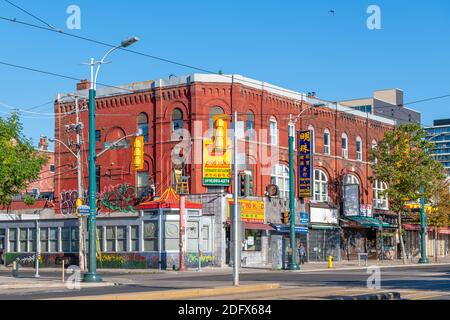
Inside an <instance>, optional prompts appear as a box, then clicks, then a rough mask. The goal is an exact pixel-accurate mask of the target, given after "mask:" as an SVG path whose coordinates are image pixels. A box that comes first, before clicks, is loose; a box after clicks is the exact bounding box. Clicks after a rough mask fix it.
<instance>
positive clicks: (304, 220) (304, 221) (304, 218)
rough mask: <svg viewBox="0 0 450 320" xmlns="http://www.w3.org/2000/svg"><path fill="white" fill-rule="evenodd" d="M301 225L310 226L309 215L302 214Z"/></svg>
mask: <svg viewBox="0 0 450 320" xmlns="http://www.w3.org/2000/svg"><path fill="white" fill-rule="evenodd" d="M300 224H302V225H308V224H309V214H308V213H306V212H300Z"/></svg>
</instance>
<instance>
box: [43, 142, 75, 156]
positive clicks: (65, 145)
mask: <svg viewBox="0 0 450 320" xmlns="http://www.w3.org/2000/svg"><path fill="white" fill-rule="evenodd" d="M49 141H50V142H58V143H60V144H62V145H63V146H64V147H65V148H66V149H67V150H69V151H70V153H71V154H72V155H73V156H74V157H75V158H77V159H78V156H77V155H76V154H75V152H73V151H72V149H70V148H69V147H68V146H67V144H65V143H64V142H62V141H61V140H58V139H49Z"/></svg>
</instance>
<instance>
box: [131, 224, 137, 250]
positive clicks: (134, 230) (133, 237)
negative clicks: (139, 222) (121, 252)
mask: <svg viewBox="0 0 450 320" xmlns="http://www.w3.org/2000/svg"><path fill="white" fill-rule="evenodd" d="M130 238H131V251H133V252H138V251H139V226H131V237H130Z"/></svg>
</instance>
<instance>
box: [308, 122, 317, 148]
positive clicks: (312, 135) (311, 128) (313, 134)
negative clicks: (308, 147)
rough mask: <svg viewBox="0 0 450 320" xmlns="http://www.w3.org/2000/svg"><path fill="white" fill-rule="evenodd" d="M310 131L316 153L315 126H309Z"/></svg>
mask: <svg viewBox="0 0 450 320" xmlns="http://www.w3.org/2000/svg"><path fill="white" fill-rule="evenodd" d="M308 130H310V131H311V143H312V152H313V153H314V152H316V132H315V131H314V127H313V126H311V125H310V126H308Z"/></svg>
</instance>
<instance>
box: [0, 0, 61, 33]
mask: <svg viewBox="0 0 450 320" xmlns="http://www.w3.org/2000/svg"><path fill="white" fill-rule="evenodd" d="M4 1H5V2H6V3H9V4H10V5H11V6H13V7H15V8H16V9H19V10H20V11H22V12H25V13H26V14H27V15H29V16H30V17H33V18H34V19H36V20H38V21H40V22H42V23H43V24H45V25H46V26H48V27H50V28H52V29H54V30H56V28H55V27H54V26H52V25H51V24H49V23H47V22H45V21H44V20H42V19H41V18H39V17H37V16H36V15H34V14H32V13H31V12H29V11H27V10H25V9H24V8H22V7H20V6H18V5H16V4H14V3H12V2H11V1H9V0H4Z"/></svg>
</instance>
